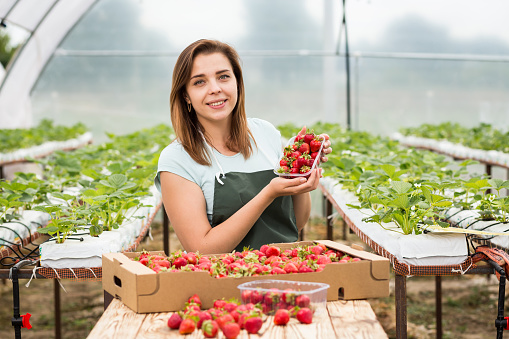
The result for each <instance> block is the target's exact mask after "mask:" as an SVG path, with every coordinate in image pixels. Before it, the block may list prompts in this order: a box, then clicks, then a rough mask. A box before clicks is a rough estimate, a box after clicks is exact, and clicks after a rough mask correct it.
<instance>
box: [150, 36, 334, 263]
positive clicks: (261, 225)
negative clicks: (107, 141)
mask: <svg viewBox="0 0 509 339" xmlns="http://www.w3.org/2000/svg"><path fill="white" fill-rule="evenodd" d="M239 60H240V58H239V56H238V54H237V52H236V51H235V50H234V49H233V48H232V47H230V46H229V45H227V44H224V43H221V42H219V41H214V40H198V41H196V42H194V43H192V44H191V45H190V46H188V47H187V48H186V49H185V50H184V51H183V52H182V53H181V54H180V56H179V58H178V60H177V62H176V64H175V68H174V70H173V78H172V89H171V93H170V109H171V120H172V125H173V129H174V130H175V134H176V139H175V140H174V141H173V142H172V143H171V144H170V145H168V146H167V147H166V148H165V149H164V150H163V151H162V152H161V156H160V159H159V166H158V172H157V176H156V179H155V183H156V186H157V187H158V189H159V190H160V191H161V193H162V197H163V203H164V206H165V209H166V212H167V213H168V217H169V219H170V222H171V224H172V226H173V228H174V230H175V232H176V234H177V237H178V238H179V240H180V242H181V244H182V246H183V247H184V249H185V250H187V251H193V252H197V251H199V252H200V253H224V252H231V251H232V250H234V249H237V250H240V251H241V250H242V249H243V248H244V247H245V246H247V247H250V248H255V249H259V248H260V246H261V245H263V244H267V243H273V242H292V241H296V240H297V239H298V232H299V231H300V230H301V229H302V228H303V227H304V225H305V223H306V222H307V220H308V218H309V215H310V211H311V198H310V194H309V192H310V191H312V190H314V189H316V187H317V185H318V181H319V178H320V172H319V170H318V169H317V170H314V171H313V172H312V173H311V175H310V177H309V179H307V180H306V179H303V178H296V179H285V178H278V177H277V176H276V175H275V174H274V173H273V168H274V165H275V164H276V163H277V161H278V159H279V158H280V157H281V155H282V147H281V135H280V133H279V131H277V130H276V129H275V128H274V126H272V125H271V124H270V123H268V122H266V121H263V120H260V119H247V117H246V112H245V108H244V101H245V96H244V83H243V79H242V70H241V67H240V63H239ZM324 137H325V138H326V139H328V136H327V135H324ZM330 152H331V149H330V142H329V141H326V145H325V153H326V154H328V153H330ZM322 160H324V161H327V159H326V157H324V159H322Z"/></svg>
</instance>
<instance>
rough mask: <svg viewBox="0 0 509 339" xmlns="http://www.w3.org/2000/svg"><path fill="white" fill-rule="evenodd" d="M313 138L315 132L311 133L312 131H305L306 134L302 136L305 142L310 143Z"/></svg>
mask: <svg viewBox="0 0 509 339" xmlns="http://www.w3.org/2000/svg"><path fill="white" fill-rule="evenodd" d="M314 138H315V133H313V132H312V131H308V132H307V133H306V135H305V136H304V142H305V143H306V144H310V143H311V141H312V140H313V139H314Z"/></svg>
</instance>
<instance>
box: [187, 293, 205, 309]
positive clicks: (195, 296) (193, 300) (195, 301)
mask: <svg viewBox="0 0 509 339" xmlns="http://www.w3.org/2000/svg"><path fill="white" fill-rule="evenodd" d="M187 302H188V303H190V304H196V305H198V306H200V307H201V305H202V303H201V300H200V297H199V296H198V294H193V295H192V296H191V297H189V299H187Z"/></svg>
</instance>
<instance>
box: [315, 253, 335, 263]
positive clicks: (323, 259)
mask: <svg viewBox="0 0 509 339" xmlns="http://www.w3.org/2000/svg"><path fill="white" fill-rule="evenodd" d="M316 263H317V264H323V265H325V264H330V263H332V260H331V259H330V258H329V257H328V256H326V255H319V256H318V259H317V260H316Z"/></svg>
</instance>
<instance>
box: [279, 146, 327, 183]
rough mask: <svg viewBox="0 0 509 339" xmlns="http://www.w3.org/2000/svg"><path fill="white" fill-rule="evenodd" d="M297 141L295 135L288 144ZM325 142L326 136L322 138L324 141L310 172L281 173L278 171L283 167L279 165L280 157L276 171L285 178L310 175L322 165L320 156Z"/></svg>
mask: <svg viewBox="0 0 509 339" xmlns="http://www.w3.org/2000/svg"><path fill="white" fill-rule="evenodd" d="M294 141H295V137H293V138H291V139H290V140H289V141H288V143H287V144H286V146H289V145H292V144H293V143H294ZM324 143H325V138H324V139H323V140H322V143H321V145H320V149H319V150H318V155H317V156H316V158H315V160H314V161H313V166H311V170H310V171H309V172H306V173H280V172H278V170H279V169H280V168H281V166H280V165H279V161H280V160H281V159H279V160H278V161H277V164H276V166H275V167H274V173H275V174H276V175H278V176H280V177H284V178H290V179H293V178H300V177H305V178H308V177H309V176H310V175H311V172H312V171H313V170H314V169H315V168H317V167H319V166H320V158H321V157H322V149H323V144H324Z"/></svg>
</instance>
